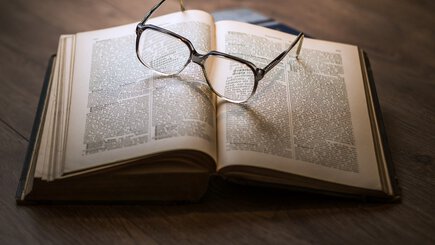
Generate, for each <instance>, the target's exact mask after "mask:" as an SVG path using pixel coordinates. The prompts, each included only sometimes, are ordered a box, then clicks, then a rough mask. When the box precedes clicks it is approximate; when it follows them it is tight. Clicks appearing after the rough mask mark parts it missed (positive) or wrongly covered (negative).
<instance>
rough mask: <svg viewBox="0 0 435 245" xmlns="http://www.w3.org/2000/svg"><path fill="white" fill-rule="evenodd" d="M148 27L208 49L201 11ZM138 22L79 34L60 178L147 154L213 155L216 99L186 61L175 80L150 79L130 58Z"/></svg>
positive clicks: (208, 21) (207, 23)
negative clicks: (185, 151)
mask: <svg viewBox="0 0 435 245" xmlns="http://www.w3.org/2000/svg"><path fill="white" fill-rule="evenodd" d="M148 23H153V24H155V25H158V26H161V27H164V28H168V29H170V30H172V31H174V32H176V33H178V34H181V35H183V36H185V37H187V38H188V39H189V40H192V42H193V44H194V45H195V47H197V49H198V50H202V51H208V50H211V49H213V47H214V22H213V19H212V17H211V15H209V14H207V13H205V12H201V11H186V12H183V13H182V12H178V13H174V14H170V15H166V16H162V17H158V18H155V19H152V20H150V21H149V22H148ZM136 24H137V23H133V24H130V25H126V26H120V27H115V28H110V29H105V30H100V31H93V32H85V33H79V34H77V36H76V51H75V57H74V58H75V62H74V72H73V87H72V99H71V112H70V118H69V124H68V137H67V146H66V156H65V165H64V173H68V172H72V171H78V170H82V169H87V168H92V167H96V166H99V165H102V164H107V163H114V162H117V161H122V160H126V159H130V158H137V157H139V156H145V155H148V154H153V153H158V152H165V151H172V150H181V149H192V150H198V151H202V152H205V153H207V154H209V155H211V156H212V157H213V158H216V125H215V122H216V120H215V114H216V111H215V98H214V97H213V95H212V94H211V93H210V91H209V90H208V89H207V85H206V84H205V81H204V78H203V75H202V71H201V69H200V67H198V66H197V65H196V64H193V63H191V64H190V65H189V66H188V67H186V68H185V70H184V71H183V72H182V73H181V74H180V75H179V76H173V77H164V76H161V75H157V74H156V73H154V72H152V71H151V70H149V69H147V68H146V67H144V66H143V65H141V64H140V63H139V61H138V59H137V57H136V53H135V39H136V34H135V28H136Z"/></svg>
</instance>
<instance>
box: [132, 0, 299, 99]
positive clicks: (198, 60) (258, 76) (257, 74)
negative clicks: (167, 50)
mask: <svg viewBox="0 0 435 245" xmlns="http://www.w3.org/2000/svg"><path fill="white" fill-rule="evenodd" d="M165 1H166V0H161V1H160V2H159V3H158V4H156V5H155V6H154V7H153V8H152V9H151V10H150V11H149V12H148V13H147V14H146V15H145V17H144V18H143V20H142V21H141V22H139V24H137V26H136V56H137V58H138V59H139V61H140V62H141V63H142V64H143V65H144V66H145V67H148V65H146V64H145V63H144V62H143V61H142V59H141V58H140V56H139V41H140V38H141V35H142V33H143V32H144V31H145V30H147V29H151V30H154V31H157V32H161V33H164V34H167V35H169V36H172V37H174V38H176V39H179V40H180V41H181V42H183V43H184V44H185V45H186V46H187V47H188V49H189V51H190V56H189V59H188V60H187V62H186V64H185V65H184V67H183V68H182V69H180V71H178V72H177V73H175V74H179V73H180V72H182V71H183V70H184V68H186V66H188V65H189V64H190V63H191V62H193V63H195V64H198V65H199V66H200V67H201V68H202V72H203V73H204V77H205V80H206V82H207V84H208V86H209V87H210V89H211V90H212V91H213V92H214V93H215V94H216V95H218V96H219V97H220V98H223V99H225V100H227V101H230V102H232V103H245V102H247V101H248V100H249V99H250V98H251V97H252V96H253V95H254V94H255V92H256V91H257V87H258V83H259V81H260V80H262V79H263V78H264V76H265V75H266V74H267V73H268V72H269V71H270V70H272V69H273V68H274V67H275V66H276V65H277V64H278V63H279V62H281V61H282V60H283V59H284V57H285V56H286V55H287V54H288V53H289V52H290V51H291V50H292V49H293V48H294V47H295V46H296V44H298V43H299V45H298V47H297V49H296V56H295V58H296V59H298V58H299V54H300V51H301V48H302V42H303V39H304V33H302V32H301V33H299V35H298V36H297V37H296V39H295V40H294V41H293V42H292V43H291V44H290V46H289V48H287V49H286V50H285V51H283V52H282V53H281V54H279V55H278V56H277V57H276V58H275V59H273V60H272V61H271V62H270V63H269V64H268V65H266V66H265V67H264V68H259V67H257V66H256V65H254V64H253V63H252V62H250V61H248V60H245V59H242V58H240V57H237V56H234V55H231V54H226V53H223V52H219V51H215V50H212V51H210V52H208V53H206V54H200V53H198V52H197V51H196V49H195V47H194V46H193V44H192V42H191V41H189V40H188V39H187V38H185V37H183V36H181V35H179V34H177V33H175V32H172V31H170V30H167V29H165V28H162V27H159V26H156V25H153V24H145V22H146V21H147V20H148V19H149V18H150V17H151V15H152V14H153V13H154V12H155V11H156V10H157V9H158V8H159V7H160V6H161V5H162V4H163V3H164V2H165ZM180 9H181V11H185V8H184V3H183V0H180ZM210 56H220V57H223V58H226V59H230V60H234V61H237V62H240V63H242V64H244V65H246V66H247V67H249V68H250V69H251V70H252V72H253V74H254V87H253V89H252V92H251V94H250V95H249V96H248V97H247V99H245V100H242V101H236V100H232V99H229V98H227V97H225V96H224V95H222V94H220V93H219V92H217V91H216V90H215V89H214V88H213V86H212V85H211V84H210V81H209V80H208V77H207V72H206V70H205V66H204V63H205V61H206V60H207V58H208V57H210ZM148 68H150V69H152V70H153V71H156V70H155V69H154V68H152V67H148ZM156 72H158V71H156ZM159 73H161V72H159ZM162 74H163V73H162ZM175 74H173V75H175ZM164 75H167V74H164Z"/></svg>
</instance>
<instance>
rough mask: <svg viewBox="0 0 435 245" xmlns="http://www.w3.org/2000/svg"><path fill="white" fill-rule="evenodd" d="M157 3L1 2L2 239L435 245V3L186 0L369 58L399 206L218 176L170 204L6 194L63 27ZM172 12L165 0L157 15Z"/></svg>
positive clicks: (173, 4)
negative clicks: (247, 13)
mask: <svg viewBox="0 0 435 245" xmlns="http://www.w3.org/2000/svg"><path fill="white" fill-rule="evenodd" d="M155 2H156V1H154V0H153V1H138V0H129V1H121V0H94V1H90V0H77V1H59V0H39V1H38V0H17V1H5V0H3V1H1V2H0V31H1V34H0V54H1V55H0V75H1V82H0V161H1V162H0V244H34V243H41V244H82V243H83V244H94V243H109V244H113V243H115V244H118V243H144V244H191V243H194V244H196V243H199V244H239V243H241V244H269V243H273V244H349V243H364V244H435V191H434V190H435V167H434V157H435V74H434V71H435V57H434V54H435V17H434V16H435V15H434V13H435V2H434V1H430V0H427V1H425V0H416V1H405V0H400V1H399V0H385V1H376V0H368V1H358V0H352V1H344V0H323V1H320V0H318V1H310V0H309V1H293V0H291V1H290V0H289V1H278V0H268V1H264V0H243V1H235V0H232V1H231V0H216V1H204V0H186V1H185V2H186V6H187V8H189V9H202V10H206V11H209V12H212V11H216V10H221V9H225V8H235V7H237V8H239V7H247V8H252V9H254V10H258V11H260V12H263V13H264V14H266V15H268V16H273V17H274V18H275V19H277V20H278V21H280V22H283V23H285V24H287V25H290V26H293V27H295V28H297V29H299V30H302V31H304V32H305V33H307V34H308V35H311V36H315V37H317V38H320V39H326V40H332V41H339V42H344V43H351V44H355V45H358V46H360V47H362V48H363V49H364V50H366V52H367V53H368V55H369V57H370V59H371V65H372V68H373V72H374V77H375V82H376V87H377V90H378V96H379V100H380V104H381V108H382V112H383V116H384V120H385V127H386V130H387V133H388V140H389V142H390V148H391V152H392V157H393V161H394V164H395V167H396V170H397V174H398V177H399V181H400V185H401V188H402V193H403V200H402V202H401V203H399V204H383V203H365V202H361V201H352V200H347V199H341V198H333V197H325V196H319V195H312V194H306V193H297V192H291V191H282V190H275V189H265V188H253V187H245V186H238V185H234V184H231V183H227V182H225V181H222V180H221V179H219V178H214V179H213V181H212V183H211V185H210V190H209V192H208V193H207V195H206V196H205V197H204V199H203V200H202V201H201V202H199V203H194V204H171V205H156V204H154V205H57V206H45V205H39V206H16V204H15V200H14V194H15V190H16V187H17V183H18V178H19V175H20V171H21V167H22V163H23V160H24V156H25V152H26V148H27V145H28V140H29V137H30V133H31V127H32V123H33V118H34V114H35V112H36V105H37V102H38V98H39V93H40V89H41V86H42V78H43V75H44V72H45V68H46V65H47V61H48V58H49V56H50V55H51V54H53V53H55V52H56V47H57V43H58V38H59V35H60V34H63V33H76V32H79V31H89V30H95V29H100V28H105V27H111V26H115V25H121V24H127V23H131V22H135V21H138V20H139V19H140V18H142V16H143V14H144V13H145V11H147V10H148V9H149V8H150V7H151V5H153V4H154V3H155ZM176 10H178V3H177V1H175V0H168V2H167V3H166V4H165V5H164V7H163V8H162V9H161V10H159V11H160V12H159V14H164V13H169V12H172V11H176Z"/></svg>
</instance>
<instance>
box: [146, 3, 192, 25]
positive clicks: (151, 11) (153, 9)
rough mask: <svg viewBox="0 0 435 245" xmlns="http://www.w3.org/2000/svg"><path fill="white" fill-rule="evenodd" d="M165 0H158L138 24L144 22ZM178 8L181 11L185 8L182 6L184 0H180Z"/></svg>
mask: <svg viewBox="0 0 435 245" xmlns="http://www.w3.org/2000/svg"><path fill="white" fill-rule="evenodd" d="M165 1H166V0H162V1H160V2H159V3H158V4H156V5H155V6H154V7H153V8H152V9H151V10H150V11H149V12H148V13H147V14H146V15H145V17H144V18H143V20H142V21H141V22H140V24H142V25H143V24H145V22H146V21H147V20H148V19H149V18H150V17H151V15H152V14H153V13H154V12H156V10H157V9H158V8H159V7H160V5H162V4H163V3H164V2H165ZM180 9H181V11H183V12H184V11H185V10H186V8H185V7H184V0H180Z"/></svg>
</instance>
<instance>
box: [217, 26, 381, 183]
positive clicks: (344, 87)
mask: <svg viewBox="0 0 435 245" xmlns="http://www.w3.org/2000/svg"><path fill="white" fill-rule="evenodd" d="M216 36H217V38H216V40H217V41H216V43H217V49H218V50H219V51H222V52H226V53H229V54H232V55H235V56H238V57H241V58H244V59H246V60H249V61H251V62H253V63H254V64H255V65H257V66H258V67H261V68H264V67H265V66H266V65H267V64H268V63H269V62H271V61H272V60H273V59H274V58H275V57H277V56H278V55H279V54H280V53H281V52H283V51H284V50H286V49H287V48H288V46H289V45H290V43H291V42H292V41H293V40H294V39H295V38H296V36H293V35H290V34H285V33H281V32H278V31H274V30H270V29H266V28H263V27H258V26H254V25H249V24H244V23H238V22H232V21H222V22H217V23H216ZM217 120H218V143H219V144H218V159H219V164H218V168H219V169H222V168H224V167H226V166H230V165H245V166H255V167H260V168H268V169H272V170H277V171H282V172H288V173H292V174H296V175H300V176H305V177H310V178H315V179H319V180H323V181H329V182H333V183H339V184H344V185H349V186H356V187H364V188H368V189H374V190H380V189H381V183H380V177H379V172H378V167H377V161H376V156H375V151H374V145H373V138H372V131H371V128H370V120H369V116H368V110H367V102H366V98H365V92H364V84H363V77H362V73H361V66H360V61H359V56H358V49H357V47H355V46H351V45H345V44H339V43H332V42H326V41H319V40H313V39H308V38H306V39H305V40H304V42H303V46H302V51H301V54H300V58H299V59H295V58H294V53H293V57H292V52H291V53H290V54H289V55H287V57H286V58H285V59H284V60H283V61H281V62H280V64H278V65H277V66H276V67H275V68H274V69H273V70H271V71H270V72H269V73H268V74H267V75H266V76H265V77H264V79H263V80H261V81H260V82H259V84H258V89H257V91H256V93H255V95H254V96H253V97H251V99H250V100H249V101H248V102H247V103H245V104H233V103H225V102H223V101H219V104H218V116H217Z"/></svg>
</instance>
